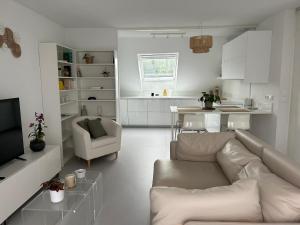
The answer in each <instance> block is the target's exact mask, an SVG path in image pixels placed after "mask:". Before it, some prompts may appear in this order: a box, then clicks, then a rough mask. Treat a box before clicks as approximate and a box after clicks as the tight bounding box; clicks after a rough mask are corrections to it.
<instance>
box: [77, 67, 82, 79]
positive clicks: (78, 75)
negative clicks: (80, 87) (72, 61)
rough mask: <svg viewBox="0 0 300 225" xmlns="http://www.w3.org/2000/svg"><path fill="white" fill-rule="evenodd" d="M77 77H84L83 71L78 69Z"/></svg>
mask: <svg viewBox="0 0 300 225" xmlns="http://www.w3.org/2000/svg"><path fill="white" fill-rule="evenodd" d="M77 77H82V73H81V69H80V68H79V66H78V67H77Z"/></svg>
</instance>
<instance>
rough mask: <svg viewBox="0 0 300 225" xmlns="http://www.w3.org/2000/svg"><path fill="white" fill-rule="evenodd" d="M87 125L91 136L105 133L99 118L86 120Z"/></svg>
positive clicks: (94, 136) (104, 134) (95, 136)
mask: <svg viewBox="0 0 300 225" xmlns="http://www.w3.org/2000/svg"><path fill="white" fill-rule="evenodd" d="M88 126H89V131H90V134H91V137H92V138H99V137H103V136H106V135H107V133H106V131H105V130H104V128H103V126H102V124H101V119H100V118H97V119H94V120H88Z"/></svg>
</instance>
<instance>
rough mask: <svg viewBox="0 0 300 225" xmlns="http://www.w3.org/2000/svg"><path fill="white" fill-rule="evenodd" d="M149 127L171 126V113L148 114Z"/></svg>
mask: <svg viewBox="0 0 300 225" xmlns="http://www.w3.org/2000/svg"><path fill="white" fill-rule="evenodd" d="M148 125H149V126H170V125H171V113H170V112H169V113H167V112H148Z"/></svg>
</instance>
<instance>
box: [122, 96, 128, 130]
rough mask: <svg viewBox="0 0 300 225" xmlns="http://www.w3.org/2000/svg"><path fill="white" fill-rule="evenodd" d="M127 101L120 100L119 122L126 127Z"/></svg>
mask: <svg viewBox="0 0 300 225" xmlns="http://www.w3.org/2000/svg"><path fill="white" fill-rule="evenodd" d="M127 108H128V107H127V100H125V99H121V100H120V120H121V124H122V125H128V109H127Z"/></svg>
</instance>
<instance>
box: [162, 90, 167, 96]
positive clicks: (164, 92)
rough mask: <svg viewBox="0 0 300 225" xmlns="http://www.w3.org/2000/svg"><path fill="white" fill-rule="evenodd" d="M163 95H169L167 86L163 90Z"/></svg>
mask: <svg viewBox="0 0 300 225" xmlns="http://www.w3.org/2000/svg"><path fill="white" fill-rule="evenodd" d="M163 96H168V91H167V89H166V88H165V89H164V91H163Z"/></svg>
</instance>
